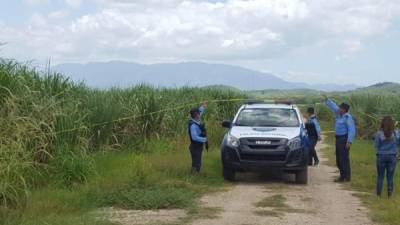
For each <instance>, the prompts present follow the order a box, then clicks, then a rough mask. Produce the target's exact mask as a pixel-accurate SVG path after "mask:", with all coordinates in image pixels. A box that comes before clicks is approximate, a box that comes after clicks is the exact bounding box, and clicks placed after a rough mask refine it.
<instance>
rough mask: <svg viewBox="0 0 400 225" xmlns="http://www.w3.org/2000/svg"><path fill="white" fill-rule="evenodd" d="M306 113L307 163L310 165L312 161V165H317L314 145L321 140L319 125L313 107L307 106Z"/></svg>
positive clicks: (317, 160)
mask: <svg viewBox="0 0 400 225" xmlns="http://www.w3.org/2000/svg"><path fill="white" fill-rule="evenodd" d="M307 113H308V116H309V117H308V121H307V124H306V129H307V134H308V139H309V144H310V155H309V157H310V159H309V163H308V164H309V165H310V166H312V165H313V161H314V166H317V165H318V164H319V159H318V155H317V151H316V150H315V147H316V146H317V143H318V141H321V126H320V125H319V122H318V120H317V116H316V115H315V109H314V108H313V107H310V108H308V109H307Z"/></svg>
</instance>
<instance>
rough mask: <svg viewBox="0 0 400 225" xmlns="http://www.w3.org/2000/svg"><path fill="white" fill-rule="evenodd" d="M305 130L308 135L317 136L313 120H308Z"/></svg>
mask: <svg viewBox="0 0 400 225" xmlns="http://www.w3.org/2000/svg"><path fill="white" fill-rule="evenodd" d="M306 130H307V134H308V136H309V137H314V138H315V137H316V138H318V132H317V128H316V127H315V124H314V123H313V122H311V121H308V122H307V123H306Z"/></svg>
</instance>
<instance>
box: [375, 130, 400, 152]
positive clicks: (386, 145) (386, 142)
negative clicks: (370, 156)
mask: <svg viewBox="0 0 400 225" xmlns="http://www.w3.org/2000/svg"><path fill="white" fill-rule="evenodd" d="M398 145H400V134H399V132H398V131H397V132H396V133H394V134H393V136H392V138H391V139H386V137H385V134H384V133H383V131H378V133H376V136H375V149H376V154H378V155H397V151H398Z"/></svg>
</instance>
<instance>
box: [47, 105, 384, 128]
mask: <svg viewBox="0 0 400 225" xmlns="http://www.w3.org/2000/svg"><path fill="white" fill-rule="evenodd" d="M249 100H255V101H265V102H268V101H269V102H275V101H276V100H274V99H270V98H251V99H249V98H233V99H216V100H210V101H207V102H209V103H224V102H240V101H249ZM201 103H202V102H200V103H199V102H192V103H186V104H182V105H178V106H175V107H171V108H166V109H162V110H158V111H154V112H150V113H145V114H141V115H133V116H127V117H121V118H118V119H115V120H111V121H107V122H102V123H96V124H92V125H89V126H81V127H76V128H71V129H66V130H62V131H57V132H53V133H54V134H63V133H69V132H73V131H77V130H84V129H88V128H93V127H97V126H103V125H107V124H111V123H115V122H121V121H125V120H131V119H137V118H141V117H145V116H151V115H156V114H159V113H163V112H169V111H175V110H179V109H184V108H186V107H189V106H195V105H199V104H201ZM318 104H322V103H314V105H318ZM297 105H298V106H304V105H306V104H297ZM357 112H359V113H361V114H364V115H366V116H368V117H370V118H373V119H375V120H378V118H376V117H374V116H373V115H370V114H368V113H365V112H361V111H357ZM334 132H335V131H333V130H331V131H324V132H322V133H324V134H328V133H334Z"/></svg>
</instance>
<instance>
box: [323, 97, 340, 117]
mask: <svg viewBox="0 0 400 225" xmlns="http://www.w3.org/2000/svg"><path fill="white" fill-rule="evenodd" d="M326 106H328V108H329V109H330V110H332V112H334V113H335V114H339V106H337V105H336V103H335V102H334V101H332V100H331V99H329V98H327V99H326Z"/></svg>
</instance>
